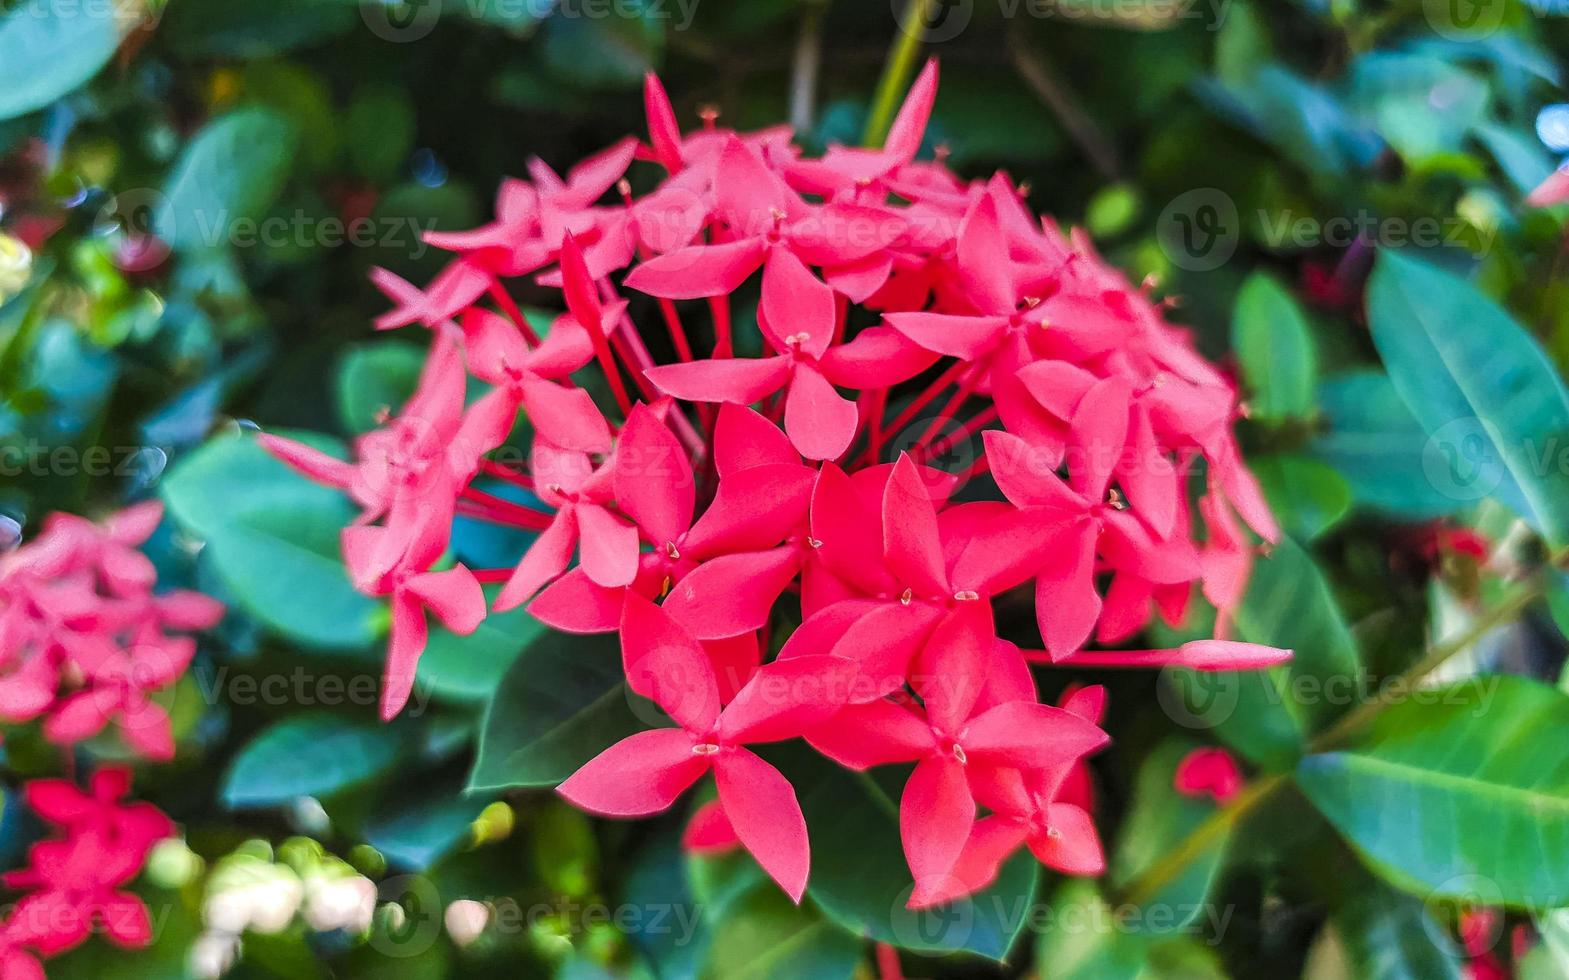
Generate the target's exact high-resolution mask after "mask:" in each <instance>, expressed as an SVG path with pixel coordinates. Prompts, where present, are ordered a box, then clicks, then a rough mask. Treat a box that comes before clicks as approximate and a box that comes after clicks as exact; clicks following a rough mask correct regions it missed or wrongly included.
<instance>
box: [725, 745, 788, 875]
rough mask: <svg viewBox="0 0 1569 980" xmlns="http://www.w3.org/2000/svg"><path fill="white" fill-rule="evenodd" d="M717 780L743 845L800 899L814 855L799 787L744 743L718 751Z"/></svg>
mask: <svg viewBox="0 0 1569 980" xmlns="http://www.w3.org/2000/svg"><path fill="white" fill-rule="evenodd" d="M714 781H715V783H716V784H717V785H718V787H719V802H720V804H721V805H722V806H723V807H724V809H725V816H727V817H729V818H730V825H731V826H732V827H733V828H735V835H736V837H738V838H740V840H741V844H742V846H743V847H745V848H746V849H747V850H748V851H749V852H751V855H752V856H753V857H754V858H756V859H757V863H758V864H759V865H761V866H762V868H763V870H764V871H766V872H768V876H769V877H770V878H772V879H774V881H776V882H778V883H779V887H780V888H783V889H784V891H785V894H786V895H789V896H790V900H791V901H793V902H797V903H799V902H800V901H801V895H802V894H803V893H804V892H805V891H806V877H807V873H808V871H809V870H810V868H811V860H812V857H811V846H810V843H809V842H808V839H807V834H806V817H805V816H804V815H803V814H802V813H801V804H800V802H799V801H798V800H797V799H796V797H795V789H794V788H793V787H792V786H791V785H790V783H789V781H788V780H786V779H785V778H784V776H783V775H782V774H781V773H780V772H779V770H777V769H775V768H774V767H773V766H771V765H769V764H768V763H766V762H764V761H763V760H762V759H759V758H758V757H757V756H755V755H753V754H752V753H751V752H748V751H747V750H745V749H731V750H728V751H723V752H721V753H720V754H719V756H718V758H717V760H716V762H715V764H714Z"/></svg>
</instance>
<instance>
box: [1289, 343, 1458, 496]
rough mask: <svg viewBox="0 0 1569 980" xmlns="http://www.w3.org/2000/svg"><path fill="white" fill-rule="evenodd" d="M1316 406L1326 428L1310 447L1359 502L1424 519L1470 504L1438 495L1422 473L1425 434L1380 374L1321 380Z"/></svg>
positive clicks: (1352, 374) (1359, 373)
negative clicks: (1348, 485)
mask: <svg viewBox="0 0 1569 980" xmlns="http://www.w3.org/2000/svg"><path fill="white" fill-rule="evenodd" d="M1318 407H1319V411H1320V412H1321V413H1322V414H1323V418H1324V422H1325V432H1324V433H1323V434H1322V435H1320V436H1319V437H1318V438H1317V439H1315V440H1314V441H1313V443H1312V444H1311V445H1310V447H1309V448H1310V450H1311V451H1312V453H1313V455H1314V456H1316V457H1318V458H1319V459H1321V460H1323V461H1324V462H1326V463H1328V464H1329V465H1330V466H1333V467H1334V468H1335V469H1336V470H1337V471H1339V473H1340V475H1341V476H1343V477H1345V479H1346V482H1347V483H1349V484H1350V485H1351V496H1352V498H1353V499H1354V500H1355V501H1356V503H1358V504H1359V505H1361V506H1364V507H1371V508H1374V509H1376V510H1381V511H1387V512H1389V513H1391V514H1394V515H1397V516H1400V517H1407V518H1411V519H1413V520H1424V519H1427V518H1430V517H1439V516H1442V515H1444V514H1452V513H1454V512H1455V511H1457V510H1459V509H1461V508H1462V507H1465V506H1466V505H1467V504H1468V503H1469V501H1466V500H1460V499H1457V498H1455V497H1454V496H1451V495H1448V494H1445V493H1442V492H1441V491H1440V490H1439V488H1438V487H1436V486H1434V485H1433V484H1432V482H1430V481H1429V480H1428V479H1427V478H1426V477H1425V476H1424V475H1423V472H1422V462H1423V446H1424V445H1425V444H1426V443H1427V432H1426V431H1425V430H1423V428H1422V424H1421V423H1420V422H1418V421H1417V420H1416V418H1415V417H1414V416H1413V415H1412V414H1411V410H1410V409H1409V408H1407V407H1406V403H1405V402H1404V401H1402V400H1401V398H1400V394H1399V393H1398V392H1397V391H1395V386H1394V385H1392V384H1390V382H1389V377H1388V375H1386V374H1384V372H1382V371H1378V370H1358V371H1348V372H1346V373H1344V374H1338V375H1336V376H1334V377H1333V378H1327V379H1325V381H1324V383H1323V384H1321V385H1319V389H1318Z"/></svg>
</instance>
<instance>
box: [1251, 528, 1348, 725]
mask: <svg viewBox="0 0 1569 980" xmlns="http://www.w3.org/2000/svg"><path fill="white" fill-rule="evenodd" d="M1235 616H1236V623H1237V630H1238V632H1240V633H1241V634H1242V637H1243V639H1245V640H1248V641H1249V642H1252V643H1263V644H1266V645H1268V646H1278V647H1285V648H1287V649H1289V650H1291V651H1292V652H1293V656H1292V658H1291V662H1290V663H1289V664H1287V665H1285V667H1284V668H1276V669H1284V670H1285V671H1287V672H1288V675H1289V676H1290V678H1291V681H1292V689H1293V690H1294V691H1295V692H1297V694H1298V695H1300V703H1297V702H1298V698H1297V697H1293V698H1292V699H1291V700H1290V701H1288V702H1287V704H1288V707H1290V708H1291V709H1292V710H1295V711H1299V712H1300V715H1301V717H1302V718H1303V719H1304V722H1305V727H1306V729H1307V730H1308V731H1310V732H1311V731H1314V730H1316V729H1317V728H1319V727H1321V726H1323V725H1324V724H1325V723H1327V722H1329V721H1331V720H1333V719H1334V718H1336V717H1338V716H1339V715H1340V714H1341V713H1342V712H1344V711H1345V709H1346V708H1347V707H1349V705H1350V703H1351V701H1352V700H1353V699H1354V698H1355V696H1356V694H1357V693H1358V692H1359V691H1360V686H1359V685H1360V681H1361V677H1362V663H1361V659H1360V658H1359V657H1358V655H1357V644H1356V640H1355V639H1354V638H1353V637H1352V635H1351V629H1350V627H1349V626H1347V625H1346V620H1345V617H1344V616H1343V615H1341V612H1340V607H1339V605H1338V604H1337V603H1336V602H1335V597H1334V594H1333V593H1332V592H1331V591H1330V588H1329V583H1328V581H1326V580H1325V579H1324V576H1323V574H1322V573H1321V572H1320V571H1319V570H1318V566H1317V565H1315V564H1314V562H1313V558H1312V556H1311V555H1309V554H1308V553H1307V552H1306V551H1304V550H1303V549H1302V547H1301V546H1300V545H1298V544H1297V543H1296V542H1295V541H1292V540H1291V539H1290V538H1282V539H1281V540H1280V543H1279V544H1277V545H1275V546H1274V547H1273V548H1272V549H1271V550H1270V554H1269V557H1268V558H1265V559H1264V560H1262V561H1259V562H1256V563H1254V565H1253V572H1252V575H1251V577H1250V578H1249V579H1248V591H1247V594H1246V595H1245V596H1244V597H1243V599H1242V604H1241V606H1239V607H1238V608H1237V610H1236V614H1235ZM1336 689H1339V691H1338V693H1337V690H1336Z"/></svg>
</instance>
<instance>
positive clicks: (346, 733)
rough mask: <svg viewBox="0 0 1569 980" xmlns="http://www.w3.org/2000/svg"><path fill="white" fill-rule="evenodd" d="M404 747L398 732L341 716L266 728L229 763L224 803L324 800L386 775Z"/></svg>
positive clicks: (320, 716)
mask: <svg viewBox="0 0 1569 980" xmlns="http://www.w3.org/2000/svg"><path fill="white" fill-rule="evenodd" d="M403 748H404V739H403V736H402V730H401V729H398V728H392V727H388V726H386V725H382V724H378V723H376V722H374V721H356V720H352V719H348V718H342V717H339V716H337V715H328V714H304V715H295V716H293V717H289V718H285V719H284V720H282V721H280V722H277V723H276V724H274V725H272V726H271V727H269V728H265V729H263V730H262V731H261V732H260V733H258V734H257V735H256V737H255V738H253V739H251V741H250V742H249V743H247V744H246V746H245V747H244V748H243V749H241V750H240V752H239V754H238V755H236V756H235V757H234V759H233V760H231V761H230V763H229V768H228V771H226V772H225V773H224V776H223V790H222V792H223V802H224V804H225V805H227V806H230V807H234V808H241V807H263V806H277V805H279V804H283V803H288V802H289V801H291V800H293V799H295V798H296V797H300V796H324V795H326V794H329V793H334V792H337V791H338V790H341V789H346V788H348V787H350V786H354V785H357V784H359V783H363V782H365V781H367V780H369V779H372V778H374V777H376V776H378V775H380V774H381V773H383V772H385V771H387V770H388V769H389V768H391V767H392V766H393V764H395V763H396V762H397V761H398V757H399V756H400V755H401V754H402V752H403Z"/></svg>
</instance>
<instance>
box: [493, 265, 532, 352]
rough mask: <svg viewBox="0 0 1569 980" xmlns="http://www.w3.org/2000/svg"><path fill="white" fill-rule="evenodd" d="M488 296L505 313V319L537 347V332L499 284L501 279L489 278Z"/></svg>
mask: <svg viewBox="0 0 1569 980" xmlns="http://www.w3.org/2000/svg"><path fill="white" fill-rule="evenodd" d="M490 298H491V299H493V300H495V301H496V305H497V306H499V307H501V312H503V313H505V314H506V315H507V319H508V320H511V321H512V323H513V325H514V326H516V327H517V328H518V330H519V331H521V332H522V334H523V336H525V337H527V338H528V342H529V343H530V344H532V345H533V346H535V347H538V346H539V334H537V333H535V332H534V328H533V327H531V326H529V323H528V317H526V316H524V315H523V311H522V310H521V309H519V308H518V304H517V303H516V302H515V301H513V299H512V294H511V293H508V292H507V290H506V288H505V287H504V286H502V285H501V280H499V279H496V278H495V277H492V278H491V280H490Z"/></svg>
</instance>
